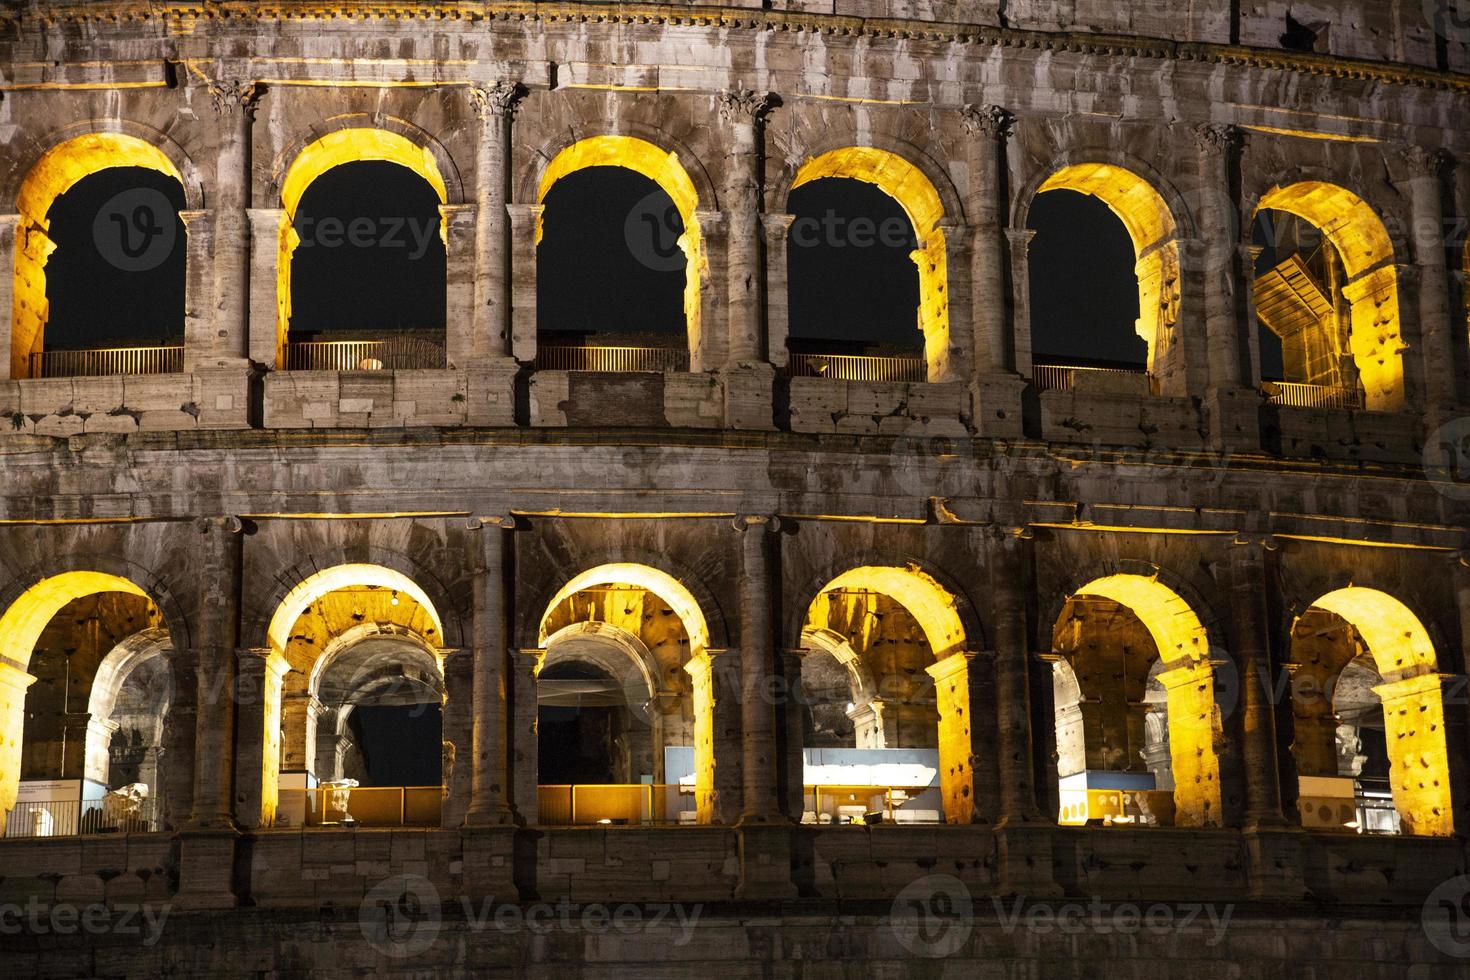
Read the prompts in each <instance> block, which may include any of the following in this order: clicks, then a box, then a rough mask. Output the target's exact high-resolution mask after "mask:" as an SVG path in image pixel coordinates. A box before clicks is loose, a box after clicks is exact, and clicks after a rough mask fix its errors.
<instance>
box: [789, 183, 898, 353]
mask: <svg viewBox="0 0 1470 980" xmlns="http://www.w3.org/2000/svg"><path fill="white" fill-rule="evenodd" d="M787 207H788V208H789V210H790V212H791V215H792V222H791V227H790V229H789V230H788V231H787V252H786V255H787V279H786V281H787V284H788V285H787V295H788V310H789V327H788V329H787V334H786V348H787V350H788V351H790V353H791V358H790V360H789V361H788V363H789V364H790V365H791V371H792V372H793V373H794V374H796V375H798V376H813V377H825V378H836V379H844V378H853V379H858V380H873V381H923V380H925V377H926V370H925V361H924V334H923V332H922V326H921V324H920V323H919V317H918V309H919V269H918V267H917V266H916V265H915V259H914V256H915V253H916V250H917V247H918V239H917V238H916V237H915V234H914V226H913V225H912V224H911V223H910V221H909V217H908V215H907V214H906V213H905V212H904V210H903V208H902V207H901V206H900V205H899V203H898V202H897V201H896V200H894V199H893V198H891V197H889V196H888V195H887V194H886V193H885V192H883V191H882V190H880V189H879V188H878V187H877V186H875V185H873V184H870V183H866V182H864V181H860V180H857V179H856V178H852V177H824V178H821V179H818V180H813V181H810V182H808V183H805V184H803V185H801V186H800V187H798V188H796V189H795V190H793V191H792V192H791V196H790V198H789V199H788V201H787Z"/></svg>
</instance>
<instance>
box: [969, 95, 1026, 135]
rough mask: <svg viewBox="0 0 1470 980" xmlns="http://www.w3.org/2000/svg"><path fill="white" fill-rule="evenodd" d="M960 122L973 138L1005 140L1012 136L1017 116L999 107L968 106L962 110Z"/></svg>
mask: <svg viewBox="0 0 1470 980" xmlns="http://www.w3.org/2000/svg"><path fill="white" fill-rule="evenodd" d="M960 121H961V122H963V123H964V125H965V131H966V132H967V133H969V134H970V135H971V136H986V137H989V138H990V139H1005V138H1006V137H1007V136H1009V135H1011V129H1012V127H1013V126H1015V123H1016V116H1015V114H1014V113H1012V112H1010V111H1009V110H1007V109H1002V108H1001V107H1000V106H998V105H973V104H967V105H965V106H963V107H962V108H961V109H960Z"/></svg>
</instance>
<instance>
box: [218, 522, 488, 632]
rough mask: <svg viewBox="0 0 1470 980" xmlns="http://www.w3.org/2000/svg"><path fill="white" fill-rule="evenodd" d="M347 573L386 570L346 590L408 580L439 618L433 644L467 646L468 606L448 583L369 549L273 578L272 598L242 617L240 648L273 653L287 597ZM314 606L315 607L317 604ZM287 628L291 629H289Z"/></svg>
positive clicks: (348, 550) (326, 554) (323, 557)
mask: <svg viewBox="0 0 1470 980" xmlns="http://www.w3.org/2000/svg"><path fill="white" fill-rule="evenodd" d="M346 567H352V568H358V569H361V568H364V567H371V568H374V569H381V571H380V572H379V571H372V572H367V573H366V574H368V575H370V576H372V578H370V579H369V580H367V581H363V582H358V583H350V582H349V583H345V584H346V585H351V584H362V585H384V583H387V582H390V581H391V582H394V583H397V582H401V581H403V580H405V579H406V580H409V581H411V582H412V583H413V584H414V587H415V588H416V589H418V590H419V591H420V592H422V593H423V595H424V596H426V597H427V599H428V603H427V604H426V605H425V608H426V609H432V610H433V612H434V616H435V621H436V624H435V625H436V628H437V629H438V631H439V634H440V636H439V638H438V639H437V640H435V641H434V642H436V643H438V644H440V645H442V646H444V647H456V648H457V647H463V646H465V645H466V644H467V639H466V633H465V628H464V619H463V615H462V605H463V604H462V603H459V602H456V601H455V599H454V596H453V594H452V593H451V592H450V590H449V588H448V587H447V586H446V585H445V583H444V582H442V581H441V580H440V579H439V578H438V577H436V576H435V575H434V574H433V573H431V572H430V571H429V570H428V569H427V568H425V567H423V566H422V565H421V564H419V563H418V562H416V561H414V560H413V559H412V558H410V557H408V556H407V555H404V554H401V553H400V552H397V551H393V550H390V549H387V548H380V547H373V546H369V547H363V548H356V547H337V548H332V549H328V550H325V551H323V552H318V553H317V555H316V557H314V558H312V559H308V560H307V561H303V562H301V563H299V564H297V565H295V566H294V567H292V568H289V569H287V570H285V571H283V572H280V573H278V574H276V575H274V576H273V577H272V584H273V588H272V589H271V590H270V592H269V593H267V594H265V595H264V596H263V597H262V599H261V601H260V602H259V604H252V605H251V606H250V607H249V608H248V611H242V614H241V624H240V625H241V628H240V638H241V645H242V646H249V647H255V648H260V649H264V648H267V647H270V646H271V635H272V624H273V623H274V622H275V621H276V618H277V617H278V616H281V615H284V612H283V607H282V604H283V603H284V602H285V600H286V598H287V596H288V595H291V594H293V593H294V592H296V590H298V589H301V588H302V587H303V586H304V585H305V583H307V582H315V583H316V585H315V586H311V587H308V592H309V591H310V590H311V589H314V588H317V587H320V586H321V585H322V584H324V583H325V582H326V579H324V578H322V577H321V576H322V575H323V573H325V572H329V571H333V570H334V569H339V568H346ZM336 574H337V575H338V576H341V575H346V574H348V573H345V572H338V573H336ZM343 587H344V584H336V585H333V586H332V588H331V589H328V590H327V591H332V590H334V589H337V588H343ZM385 587H386V588H390V589H391V588H396V587H397V586H396V584H395V585H386V586H385ZM301 594H302V595H305V594H307V593H306V592H303V593H301ZM321 594H322V595H325V594H326V593H325V592H324V593H321ZM409 594H410V595H412V594H413V593H411V592H410V593H409ZM316 598H320V596H317V597H316ZM312 601H315V598H314V599H313V600H312ZM305 605H306V603H305V602H302V603H301V604H299V605H296V606H295V608H296V610H297V612H298V613H299V611H300V609H301V608H302V607H303V606H305ZM293 622H294V619H293ZM286 625H287V627H289V625H290V624H289V623H287V624H286Z"/></svg>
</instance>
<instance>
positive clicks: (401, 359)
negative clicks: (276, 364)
mask: <svg viewBox="0 0 1470 980" xmlns="http://www.w3.org/2000/svg"><path fill="white" fill-rule="evenodd" d="M444 363H445V362H444V337H443V335H442V334H434V335H430V336H427V337H390V338H388V339H386V340H308V341H292V342H289V343H287V344H286V370H287V371H408V370H416V369H422V368H442V367H444Z"/></svg>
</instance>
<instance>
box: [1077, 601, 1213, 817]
mask: <svg viewBox="0 0 1470 980" xmlns="http://www.w3.org/2000/svg"><path fill="white" fill-rule="evenodd" d="M1078 595H1088V596H1096V597H1098V598H1103V599H1109V600H1111V601H1113V602H1116V603H1118V604H1119V605H1121V606H1123V607H1125V608H1126V609H1128V610H1129V611H1130V612H1132V613H1133V615H1134V616H1136V617H1137V618H1138V619H1139V621H1140V622H1142V624H1143V626H1144V628H1145V629H1146V630H1147V631H1148V633H1149V636H1150V637H1151V638H1152V639H1153V642H1154V646H1155V648H1156V649H1157V651H1158V665H1156V667H1157V673H1156V674H1155V673H1154V672H1153V670H1152V669H1151V676H1152V677H1156V679H1157V680H1158V682H1159V683H1160V684H1162V686H1163V687H1164V690H1165V691H1166V692H1167V713H1168V730H1169V755H1170V760H1171V766H1170V768H1171V770H1172V772H1173V776H1174V804H1175V824H1176V825H1177V826H1212V825H1216V826H1217V825H1220V824H1221V823H1222V816H1221V787H1220V759H1219V754H1218V752H1217V751H1216V732H1217V729H1218V728H1219V725H1220V720H1219V718H1218V711H1217V708H1216V704H1215V696H1216V692H1215V679H1214V668H1213V665H1212V664H1211V660H1210V637H1209V633H1208V631H1207V630H1206V628H1205V626H1204V623H1203V622H1202V621H1201V620H1200V617H1199V615H1198V613H1196V612H1195V610H1194V608H1193V607H1192V606H1191V605H1190V604H1189V602H1187V601H1186V600H1185V599H1184V597H1183V596H1181V595H1180V594H1179V593H1178V592H1176V591H1175V590H1174V589H1172V588H1170V587H1169V586H1168V585H1165V584H1164V583H1163V582H1161V581H1160V580H1159V579H1158V578H1157V577H1153V576H1145V575H1138V574H1133V573H1128V572H1114V573H1112V574H1108V575H1104V576H1102V577H1100V578H1095V579H1092V580H1091V581H1089V582H1087V583H1086V584H1085V585H1083V586H1082V587H1080V588H1078V589H1077V590H1075V591H1074V592H1073V593H1071V595H1070V596H1068V598H1071V596H1078ZM1058 615H1060V611H1058Z"/></svg>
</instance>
